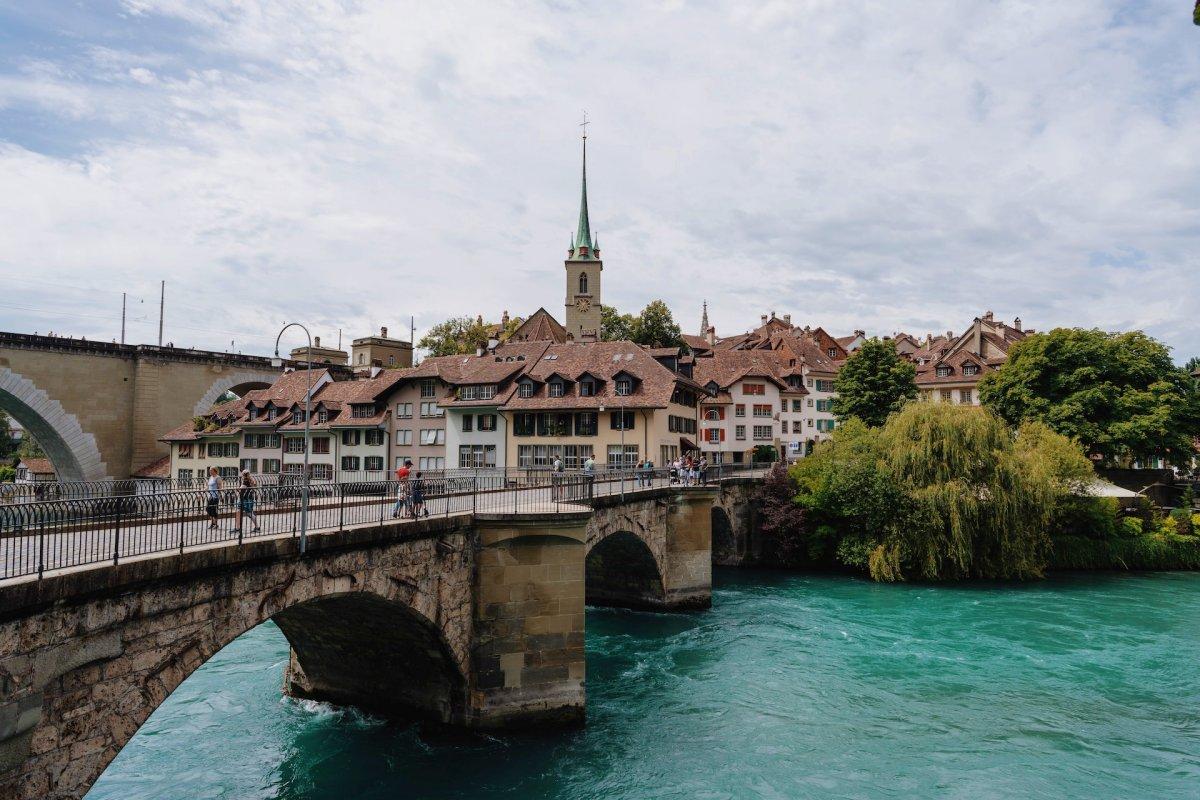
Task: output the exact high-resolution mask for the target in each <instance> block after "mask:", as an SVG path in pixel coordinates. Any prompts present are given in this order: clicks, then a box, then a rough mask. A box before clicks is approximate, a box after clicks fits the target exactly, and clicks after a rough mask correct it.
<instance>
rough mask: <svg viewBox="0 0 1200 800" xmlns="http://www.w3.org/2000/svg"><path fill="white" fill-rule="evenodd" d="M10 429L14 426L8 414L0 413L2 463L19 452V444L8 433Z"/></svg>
mask: <svg viewBox="0 0 1200 800" xmlns="http://www.w3.org/2000/svg"><path fill="white" fill-rule="evenodd" d="M10 427H12V424H11V423H10V422H9V419H8V414H5V413H4V412H3V411H0V463H3V462H5V461H7V460H8V459H10V458H11V457H12V456H13V454H14V453H16V452H17V443H16V441H15V440H14V439H13V438H12V437H11V436H10V435H9V433H8V430H9V428H10Z"/></svg>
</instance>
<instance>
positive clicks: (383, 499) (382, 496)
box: [342, 484, 387, 528]
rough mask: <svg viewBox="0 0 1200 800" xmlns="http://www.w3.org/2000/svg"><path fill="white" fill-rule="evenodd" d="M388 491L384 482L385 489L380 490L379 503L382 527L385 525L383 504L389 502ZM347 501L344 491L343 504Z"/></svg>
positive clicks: (380, 524) (380, 525)
mask: <svg viewBox="0 0 1200 800" xmlns="http://www.w3.org/2000/svg"><path fill="white" fill-rule="evenodd" d="M386 492H387V484H384V488H383V489H381V490H380V492H379V495H380V503H379V527H381V528H382V527H383V506H384V504H385V503H386V502H387V496H386ZM345 503H346V500H345V494H344V491H343V497H342V504H343V505H345Z"/></svg>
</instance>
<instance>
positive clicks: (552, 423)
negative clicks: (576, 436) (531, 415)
mask: <svg viewBox="0 0 1200 800" xmlns="http://www.w3.org/2000/svg"><path fill="white" fill-rule="evenodd" d="M537 435H538V436H570V435H571V414H569V413H565V412H542V413H541V414H538V415H537Z"/></svg>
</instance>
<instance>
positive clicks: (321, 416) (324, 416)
mask: <svg viewBox="0 0 1200 800" xmlns="http://www.w3.org/2000/svg"><path fill="white" fill-rule="evenodd" d="M317 422H318V423H322V422H329V412H328V411H326V410H325V409H323V408H322V409H321V410H320V411H318V412H317Z"/></svg>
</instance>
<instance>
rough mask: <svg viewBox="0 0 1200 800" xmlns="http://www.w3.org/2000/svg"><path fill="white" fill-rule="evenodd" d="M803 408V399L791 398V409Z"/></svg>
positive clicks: (799, 409)
mask: <svg viewBox="0 0 1200 800" xmlns="http://www.w3.org/2000/svg"><path fill="white" fill-rule="evenodd" d="M803 410H804V401H803V400H793V401H792V411H803Z"/></svg>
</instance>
